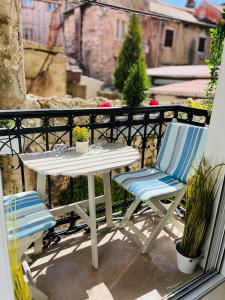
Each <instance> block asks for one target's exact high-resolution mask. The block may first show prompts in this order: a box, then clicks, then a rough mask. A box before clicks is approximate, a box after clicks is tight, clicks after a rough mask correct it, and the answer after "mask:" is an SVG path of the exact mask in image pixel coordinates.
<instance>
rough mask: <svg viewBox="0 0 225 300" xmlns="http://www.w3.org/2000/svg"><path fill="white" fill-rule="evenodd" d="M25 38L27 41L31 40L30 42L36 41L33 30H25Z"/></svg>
mask: <svg viewBox="0 0 225 300" xmlns="http://www.w3.org/2000/svg"><path fill="white" fill-rule="evenodd" d="M23 38H24V39H25V40H30V41H32V40H34V30H33V28H27V27H25V28H23Z"/></svg>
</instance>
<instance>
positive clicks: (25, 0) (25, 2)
mask: <svg viewBox="0 0 225 300" xmlns="http://www.w3.org/2000/svg"><path fill="white" fill-rule="evenodd" d="M22 6H23V7H32V6H33V0H22Z"/></svg>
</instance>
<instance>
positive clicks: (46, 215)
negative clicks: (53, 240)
mask: <svg viewBox="0 0 225 300" xmlns="http://www.w3.org/2000/svg"><path fill="white" fill-rule="evenodd" d="M4 207H5V213H6V221H7V230H8V238H9V240H15V239H23V238H25V237H28V236H32V235H34V234H36V233H39V232H44V231H45V230H48V229H50V228H51V227H53V226H55V224H56V221H55V219H54V217H53V216H52V214H51V213H50V212H49V210H48V209H47V207H46V206H45V204H44V202H43V200H42V198H41V197H40V195H39V194H38V193H37V192H33V191H31V192H23V193H18V194H14V195H9V196H5V197H4Z"/></svg>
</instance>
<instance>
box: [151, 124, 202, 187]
mask: <svg viewBox="0 0 225 300" xmlns="http://www.w3.org/2000/svg"><path fill="white" fill-rule="evenodd" d="M207 132H208V129H207V128H205V127H200V126H194V125H187V124H183V123H173V122H172V123H170V124H169V125H168V127H167V129H166V132H165V135H164V138H163V142H162V145H161V147H160V151H159V154H158V158H157V163H156V168H157V169H159V170H161V171H163V172H165V173H167V174H169V175H171V176H173V177H175V178H177V179H178V180H179V181H181V182H183V183H188V180H189V178H190V173H191V171H192V170H194V168H196V167H197V166H198V165H199V162H200V160H201V159H202V157H203V154H204V150H205V143H206V137H207Z"/></svg>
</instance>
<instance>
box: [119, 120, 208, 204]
mask: <svg viewBox="0 0 225 300" xmlns="http://www.w3.org/2000/svg"><path fill="white" fill-rule="evenodd" d="M206 136H207V128H203V127H199V126H193V125H186V124H182V123H173V122H171V123H170V124H169V125H168V127H167V129H166V132H165V135H164V139H163V142H162V145H161V148H160V151H159V154H158V158H157V164H156V167H155V168H149V169H142V170H139V171H135V172H127V173H119V174H117V175H115V176H114V177H113V180H115V181H116V182H117V183H118V184H120V185H121V186H122V187H123V188H125V189H126V190H127V191H128V192H130V193H131V194H133V195H134V196H135V197H137V198H138V199H140V200H141V201H149V200H150V199H151V198H152V197H155V196H159V195H168V194H172V193H176V192H178V191H180V190H182V188H183V184H184V183H187V182H188V179H189V176H190V174H191V170H194V167H197V165H198V163H199V162H200V160H201V158H202V156H203V153H204V147H205V142H206Z"/></svg>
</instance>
